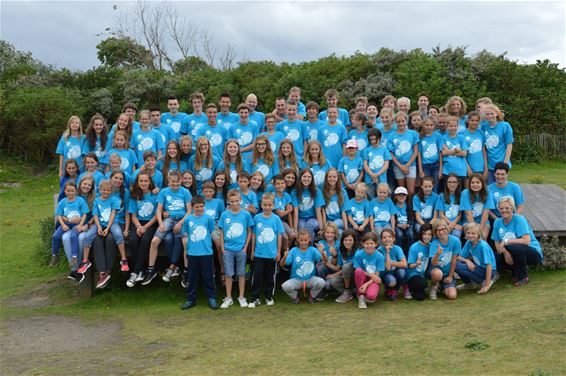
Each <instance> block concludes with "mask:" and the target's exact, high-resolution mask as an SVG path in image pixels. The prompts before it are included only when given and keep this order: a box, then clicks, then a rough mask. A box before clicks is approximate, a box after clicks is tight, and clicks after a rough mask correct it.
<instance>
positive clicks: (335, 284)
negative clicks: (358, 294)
mask: <svg viewBox="0 0 566 376" xmlns="http://www.w3.org/2000/svg"><path fill="white" fill-rule="evenodd" d="M344 278H349V279H350V288H352V286H353V285H354V283H353V282H354V266H353V265H352V263H351V262H347V263H345V264H344V265H342V275H341V276H340V277H335V278H330V279H327V280H326V289H327V290H329V291H332V290H336V291H338V292H339V293H340V294H341V293H343V292H344V290H345V288H344Z"/></svg>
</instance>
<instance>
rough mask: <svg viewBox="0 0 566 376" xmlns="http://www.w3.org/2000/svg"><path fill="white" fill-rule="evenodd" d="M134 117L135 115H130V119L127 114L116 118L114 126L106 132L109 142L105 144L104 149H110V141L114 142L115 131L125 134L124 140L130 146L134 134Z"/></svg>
mask: <svg viewBox="0 0 566 376" xmlns="http://www.w3.org/2000/svg"><path fill="white" fill-rule="evenodd" d="M134 116H135V114H134V115H132V117H130V116H129V115H128V114H120V115H119V116H118V119H117V120H116V124H114V125H113V126H112V129H110V132H108V140H109V141H110V142H107V143H106V149H110V148H111V147H112V141H113V140H114V135H115V134H116V132H117V131H123V132H125V134H126V139H127V140H128V142H129V143H130V145H131V144H132V135H133V134H134V119H133V117H134ZM136 124H137V123H136ZM138 127H139V125H138Z"/></svg>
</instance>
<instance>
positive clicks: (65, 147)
mask: <svg viewBox="0 0 566 376" xmlns="http://www.w3.org/2000/svg"><path fill="white" fill-rule="evenodd" d="M84 140H85V136H84V135H82V136H81V137H75V136H69V137H68V138H67V139H66V140H65V137H63V136H61V138H60V139H59V143H58V144H57V150H55V153H56V154H60V155H62V156H63V166H65V163H66V162H67V160H68V159H74V160H75V161H77V163H78V164H79V168H82V167H83V151H82V146H83V143H84Z"/></svg>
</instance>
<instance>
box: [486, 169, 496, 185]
mask: <svg viewBox="0 0 566 376" xmlns="http://www.w3.org/2000/svg"><path fill="white" fill-rule="evenodd" d="M491 183H495V171H494V170H487V184H488V185H489V184H491Z"/></svg>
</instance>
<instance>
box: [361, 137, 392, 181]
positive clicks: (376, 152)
mask: <svg viewBox="0 0 566 376" xmlns="http://www.w3.org/2000/svg"><path fill="white" fill-rule="evenodd" d="M363 158H364V161H367V163H368V167H369V169H370V170H371V172H373V173H374V174H376V173H377V172H379V170H381V169H382V168H383V165H384V164H385V161H390V160H391V154H390V153H389V151H388V150H387V149H386V148H384V147H383V146H379V147H375V146H369V147H367V148H366V150H364V157H363ZM364 181H365V182H366V184H372V183H373V181H372V179H371V176H369V174H367V173H366V174H365V176H364ZM379 182H380V183H386V182H387V172H384V173H383V174H381V175H380V176H379Z"/></svg>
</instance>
